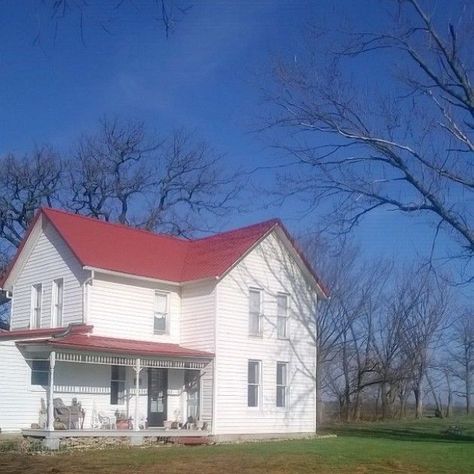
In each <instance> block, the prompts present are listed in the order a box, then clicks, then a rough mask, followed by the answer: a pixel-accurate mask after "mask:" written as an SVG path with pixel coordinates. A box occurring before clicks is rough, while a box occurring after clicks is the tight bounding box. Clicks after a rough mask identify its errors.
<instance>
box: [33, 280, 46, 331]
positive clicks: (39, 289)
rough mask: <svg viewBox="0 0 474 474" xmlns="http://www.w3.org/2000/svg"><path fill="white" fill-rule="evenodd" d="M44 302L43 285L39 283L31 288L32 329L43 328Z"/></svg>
mask: <svg viewBox="0 0 474 474" xmlns="http://www.w3.org/2000/svg"><path fill="white" fill-rule="evenodd" d="M42 300H43V285H42V284H41V283H38V284H37V285H33V286H32V288H31V327H32V328H33V329H35V328H39V327H41V302H42Z"/></svg>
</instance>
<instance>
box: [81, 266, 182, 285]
mask: <svg viewBox="0 0 474 474" xmlns="http://www.w3.org/2000/svg"><path fill="white" fill-rule="evenodd" d="M82 268H83V270H88V271H94V272H97V273H102V274H104V275H111V276H118V277H124V278H131V279H133V280H142V281H152V282H154V283H163V284H164V285H172V286H180V285H181V283H180V282H177V281H170V280H160V279H159V278H152V277H146V276H140V275H134V274H132V273H125V272H118V271H115V270H107V269H105V268H98V267H91V266H89V265H85V266H83V267H82Z"/></svg>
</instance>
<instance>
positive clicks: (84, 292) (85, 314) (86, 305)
mask: <svg viewBox="0 0 474 474" xmlns="http://www.w3.org/2000/svg"><path fill="white" fill-rule="evenodd" d="M90 272H91V275H90V277H89V278H86V279H85V280H84V283H83V284H82V323H83V324H87V319H88V315H89V298H88V293H89V292H88V290H87V288H88V286H89V284H91V285H92V282H93V281H94V278H95V271H94V270H91V271H90Z"/></svg>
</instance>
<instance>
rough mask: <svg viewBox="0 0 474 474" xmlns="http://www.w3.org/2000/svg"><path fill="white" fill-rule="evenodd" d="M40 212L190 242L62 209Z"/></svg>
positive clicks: (45, 208)
mask: <svg viewBox="0 0 474 474" xmlns="http://www.w3.org/2000/svg"><path fill="white" fill-rule="evenodd" d="M41 210H42V211H46V212H53V213H54V212H56V213H58V214H65V215H67V216H71V217H78V218H81V219H85V220H88V221H92V222H95V223H99V224H104V225H109V226H113V227H118V228H120V229H126V230H130V231H133V232H141V233H144V234H148V235H152V236H154V237H164V238H167V239H170V240H174V241H176V242H181V243H188V242H190V241H192V240H190V239H185V238H183V237H178V236H175V235H171V234H166V233H164V232H154V231H152V230H146V229H141V228H139V227H133V226H131V225H127V224H121V223H120V222H109V221H104V220H102V219H98V218H97V217H91V216H85V215H83V214H75V213H74V212H69V211H65V210H64V209H58V208H55V207H48V206H42V207H41Z"/></svg>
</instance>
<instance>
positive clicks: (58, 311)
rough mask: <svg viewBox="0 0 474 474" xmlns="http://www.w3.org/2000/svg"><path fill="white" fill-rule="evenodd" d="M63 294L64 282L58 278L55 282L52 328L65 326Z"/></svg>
mask: <svg viewBox="0 0 474 474" xmlns="http://www.w3.org/2000/svg"><path fill="white" fill-rule="evenodd" d="M63 294H64V281H63V279H62V278H58V279H57V280H54V281H53V323H52V327H61V326H62V325H63Z"/></svg>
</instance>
